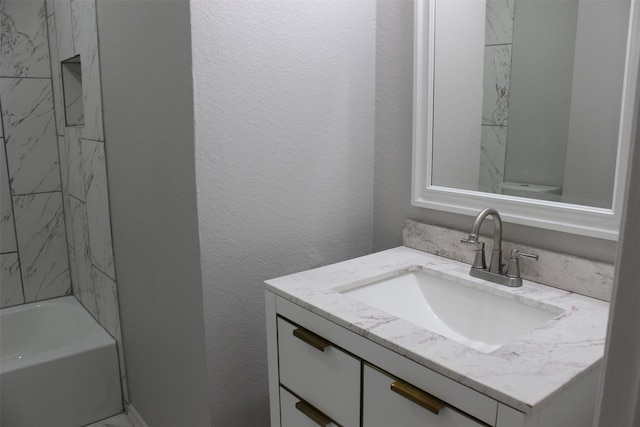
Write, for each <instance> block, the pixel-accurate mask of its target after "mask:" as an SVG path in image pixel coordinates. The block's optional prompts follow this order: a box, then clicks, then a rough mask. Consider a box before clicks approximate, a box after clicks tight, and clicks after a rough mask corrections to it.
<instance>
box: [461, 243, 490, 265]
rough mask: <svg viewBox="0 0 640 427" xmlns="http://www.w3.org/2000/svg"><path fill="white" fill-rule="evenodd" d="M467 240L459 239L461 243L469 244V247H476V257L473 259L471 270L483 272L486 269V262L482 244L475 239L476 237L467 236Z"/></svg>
mask: <svg viewBox="0 0 640 427" xmlns="http://www.w3.org/2000/svg"><path fill="white" fill-rule="evenodd" d="M469 237H470V238H469V239H461V240H460V241H461V242H462V243H469V244H471V245H476V255H475V257H474V259H473V265H472V266H471V268H473V269H476V270H485V269H486V268H487V262H486V261H485V257H484V242H481V241H479V240H477V239H476V237H477V236H475V235H474V236H473V237H472V236H469Z"/></svg>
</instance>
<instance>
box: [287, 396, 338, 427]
mask: <svg viewBox="0 0 640 427" xmlns="http://www.w3.org/2000/svg"><path fill="white" fill-rule="evenodd" d="M280 417H281V418H280V419H281V427H318V426H324V427H337V425H336V424H334V422H333V421H332V420H331V419H330V418H329V417H327V416H326V415H325V414H322V413H321V412H320V411H319V410H318V409H316V408H314V407H313V406H311V405H310V404H309V403H307V402H305V401H304V400H301V399H298V398H297V397H296V396H294V395H293V394H291V393H289V392H288V391H287V390H286V389H284V388H282V387H280Z"/></svg>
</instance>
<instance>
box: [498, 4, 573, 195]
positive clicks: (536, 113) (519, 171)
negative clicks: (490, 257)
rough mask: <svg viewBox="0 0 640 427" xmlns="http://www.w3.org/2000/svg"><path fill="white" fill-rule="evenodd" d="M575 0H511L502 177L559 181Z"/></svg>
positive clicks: (559, 183) (545, 182)
mask: <svg viewBox="0 0 640 427" xmlns="http://www.w3.org/2000/svg"><path fill="white" fill-rule="evenodd" d="M577 20H578V2H577V1H576V0H568V1H542V2H540V1H521V2H518V3H517V4H516V5H515V17H514V22H513V52H512V58H511V88H510V93H509V130H508V134H507V154H506V161H505V173H504V180H505V181H511V182H524V183H530V184H541V185H551V186H557V187H561V186H562V182H563V178H564V164H565V159H566V153H567V136H568V134H569V112H570V110H571V87H572V86H571V83H572V79H573V56H574V55H573V53H574V51H575V44H576V23H577Z"/></svg>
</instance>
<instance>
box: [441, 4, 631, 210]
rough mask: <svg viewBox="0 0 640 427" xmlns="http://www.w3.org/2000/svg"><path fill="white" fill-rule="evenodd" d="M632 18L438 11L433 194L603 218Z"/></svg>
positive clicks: (512, 8) (558, 11)
mask: <svg viewBox="0 0 640 427" xmlns="http://www.w3.org/2000/svg"><path fill="white" fill-rule="evenodd" d="M629 11H630V2H629V1H628V0H465V1H450V0H436V7H435V62H434V109H433V135H432V136H433V148H432V149H433V153H432V159H433V163H432V177H431V178H432V183H433V185H436V186H443V187H451V188H457V189H464V190H472V191H482V192H489V193H497V194H507V195H513V196H520V197H529V198H538V199H545V200H552V201H559V202H564V203H571V204H578V205H586V206H592V207H601V208H611V207H612V195H613V186H614V179H615V172H616V155H617V145H618V131H619V125H620V110H621V97H622V91H623V77H624V66H625V56H626V45H627V28H628V22H629ZM460 52H464V54H460Z"/></svg>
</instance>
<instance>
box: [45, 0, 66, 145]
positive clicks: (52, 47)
mask: <svg viewBox="0 0 640 427" xmlns="http://www.w3.org/2000/svg"><path fill="white" fill-rule="evenodd" d="M45 4H46V7H47V23H48V25H47V26H48V29H49V54H50V57H51V81H52V83H53V102H54V109H55V116H56V130H57V134H58V135H64V116H63V115H62V114H60V112H61V111H63V108H64V107H63V96H62V80H61V79H62V76H61V75H60V72H61V70H60V57H59V55H58V36H57V30H56V28H57V27H56V18H55V6H54V0H46V1H45Z"/></svg>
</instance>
